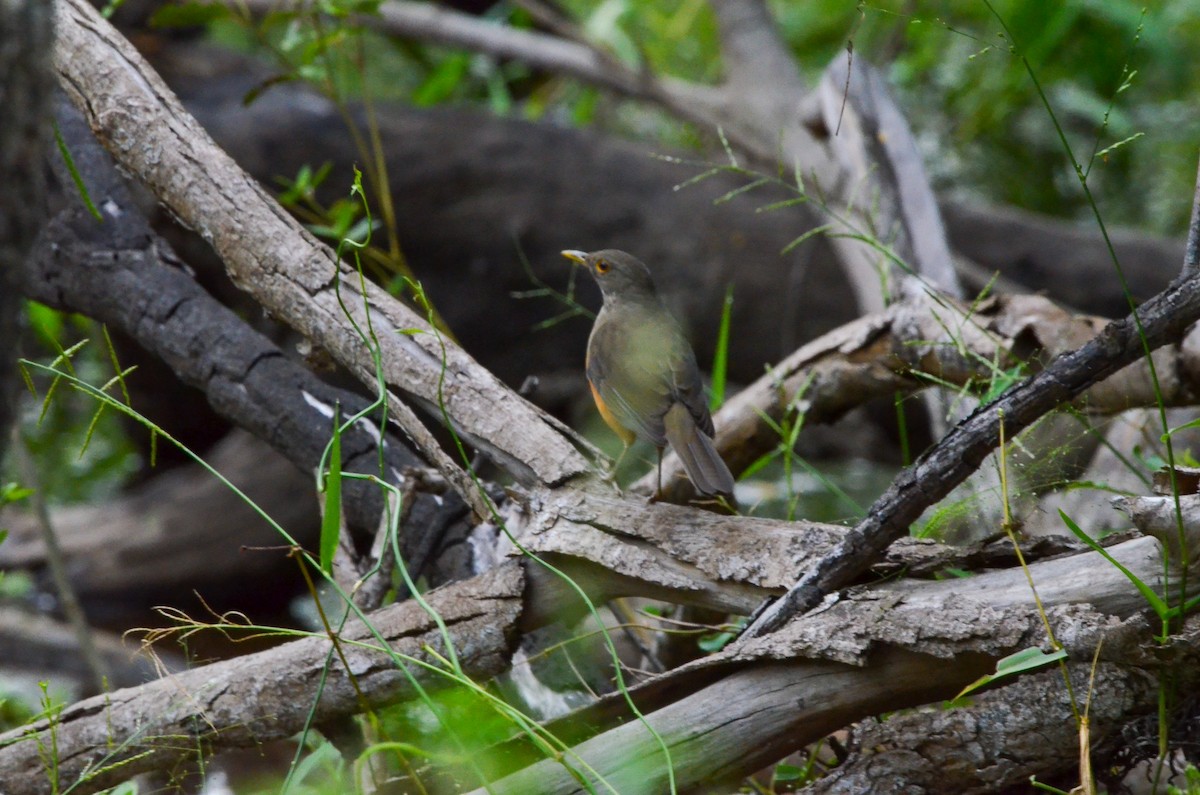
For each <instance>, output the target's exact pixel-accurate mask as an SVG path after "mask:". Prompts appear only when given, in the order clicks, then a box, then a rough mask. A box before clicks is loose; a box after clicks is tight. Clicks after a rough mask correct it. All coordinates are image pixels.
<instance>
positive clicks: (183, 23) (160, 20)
mask: <svg viewBox="0 0 1200 795" xmlns="http://www.w3.org/2000/svg"><path fill="white" fill-rule="evenodd" d="M227 16H229V9H228V8H227V7H225V6H224V5H222V4H221V3H198V2H189V3H178V4H173V5H165V6H160V7H159V8H158V10H156V11H155V12H154V14H153V15H152V16H151V17H150V25H151V27H155V28H191V27H196V26H197V25H207V24H208V23H209V22H215V21H217V20H218V19H224V18H225V17H227Z"/></svg>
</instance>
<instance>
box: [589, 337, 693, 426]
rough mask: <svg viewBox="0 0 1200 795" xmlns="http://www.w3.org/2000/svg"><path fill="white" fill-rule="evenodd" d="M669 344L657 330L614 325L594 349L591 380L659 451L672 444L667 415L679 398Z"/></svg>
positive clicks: (612, 408) (614, 409)
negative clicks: (669, 360)
mask: <svg viewBox="0 0 1200 795" xmlns="http://www.w3.org/2000/svg"><path fill="white" fill-rule="evenodd" d="M665 342H668V340H667V338H665V337H664V336H663V335H662V334H661V333H659V332H658V331H657V330H653V329H645V328H631V327H629V326H626V325H621V324H616V323H608V324H604V325H601V326H599V327H598V328H597V329H596V331H595V333H594V334H593V338H592V340H591V342H590V343H589V345H588V352H589V353H588V364H587V376H588V381H589V382H591V384H592V387H593V389H595V390H596V392H597V394H599V395H600V399H601V400H603V401H604V404H605V406H606V407H607V408H608V410H609V412H611V413H612V415H613V416H614V417H615V418H616V419H617V420H618V421H619V422H620V423H621V424H622V425H623V426H625V427H626V428H628V429H629V430H631V431H633V432H634V433H636V434H637V435H638V436H640V437H641V438H643V439H646V440H648V441H649V442H650V443H651V444H654V445H655V446H657V447H662V446H663V445H665V444H666V433H665V431H664V430H663V415H664V414H666V412H667V409H669V408H670V407H671V403H672V402H673V399H672V393H673V392H674V384H673V378H672V375H671V372H672V370H671V368H669V367H666V366H664V364H665V361H664V360H665V359H667V358H668V357H669V355H670V347H669V346H667V345H664V343H665Z"/></svg>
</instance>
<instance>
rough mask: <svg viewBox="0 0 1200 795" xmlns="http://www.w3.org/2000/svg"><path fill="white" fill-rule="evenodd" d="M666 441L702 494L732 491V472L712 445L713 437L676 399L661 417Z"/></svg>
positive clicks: (731, 492) (730, 492) (729, 492)
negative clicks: (700, 427) (709, 435)
mask: <svg viewBox="0 0 1200 795" xmlns="http://www.w3.org/2000/svg"><path fill="white" fill-rule="evenodd" d="M663 426H664V428H665V430H666V432H667V441H668V442H670V443H671V448H672V449H673V450H674V451H675V454H676V455H678V456H679V460H680V461H682V462H683V468H684V469H686V470H687V474H688V478H689V479H690V480H691V481H692V485H693V486H695V487H696V491H699V492H700V493H701V494H733V475H732V474H731V473H730V471H729V467H727V466H725V462H724V461H723V460H722V459H721V454H720V453H718V452H717V448H716V447H714V446H713V442H712V439H710V438H708V435H707V434H705V433H704V432H703V431H701V430H700V429H699V428H698V427H696V421H695V420H693V419H692V415H691V414H690V413H689V412H688V410H687V407H686V406H684V405H683V404H682V403H676V404H675V405H674V406H672V407H671V409H670V410H669V411H668V412H667V413H666V416H664V417H663Z"/></svg>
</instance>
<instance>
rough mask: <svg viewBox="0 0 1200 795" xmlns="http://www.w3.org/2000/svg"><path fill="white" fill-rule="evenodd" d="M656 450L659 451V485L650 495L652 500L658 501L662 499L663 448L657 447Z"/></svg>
mask: <svg viewBox="0 0 1200 795" xmlns="http://www.w3.org/2000/svg"><path fill="white" fill-rule="evenodd" d="M655 452H657V453H658V486H657V487H656V488H655V489H654V494H653V495H651V497H650V502H658V501H659V500H660V499H662V455H663V449H662V448H661V447H656V448H655Z"/></svg>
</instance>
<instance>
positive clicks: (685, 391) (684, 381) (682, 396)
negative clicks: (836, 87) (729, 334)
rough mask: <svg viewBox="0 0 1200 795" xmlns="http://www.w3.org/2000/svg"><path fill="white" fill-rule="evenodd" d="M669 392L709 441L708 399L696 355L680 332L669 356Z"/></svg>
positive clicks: (709, 417) (711, 431)
mask: <svg viewBox="0 0 1200 795" xmlns="http://www.w3.org/2000/svg"><path fill="white" fill-rule="evenodd" d="M670 361H671V392H672V396H673V397H674V399H675V400H676V401H678V402H679V403H682V404H683V405H684V406H685V407H687V410H688V413H689V414H691V415H692V419H693V420H695V421H696V427H697V428H699V429H700V430H701V432H703V433H704V434H705V435H706V436H708V437H709V438H710V439H711V438H712V436H713V434H714V432H715V429H714V428H713V421H712V413H711V412H710V411H709V410H708V397H707V396H706V395H705V394H704V382H703V381H702V380H701V378H700V367H699V366H698V365H697V364H696V354H695V353H694V352H693V351H692V346H691V345H689V344H688V342H687V340H686V339H684V337H683V334H682V332H681V333H680V334H679V335H678V336H677V338H676V339H675V343H674V345H673V346H672V350H671V355H670Z"/></svg>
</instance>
